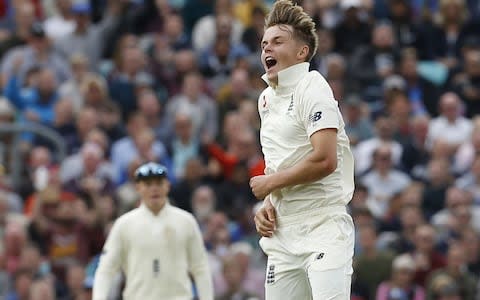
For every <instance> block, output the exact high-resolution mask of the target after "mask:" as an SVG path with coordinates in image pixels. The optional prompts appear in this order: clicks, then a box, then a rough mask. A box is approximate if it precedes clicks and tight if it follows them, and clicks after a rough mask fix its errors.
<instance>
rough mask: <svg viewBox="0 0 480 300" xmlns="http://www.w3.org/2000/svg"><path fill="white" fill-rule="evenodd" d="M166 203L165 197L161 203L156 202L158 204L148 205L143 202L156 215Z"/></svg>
mask: <svg viewBox="0 0 480 300" xmlns="http://www.w3.org/2000/svg"><path fill="white" fill-rule="evenodd" d="M166 203H167V201H166V199H165V201H164V202H163V203H161V204H158V205H151V204H150V205H149V204H147V203H145V205H146V206H147V208H148V209H149V210H150V211H151V212H152V213H153V214H154V215H158V214H159V213H160V211H161V210H162V209H163V208H164V207H165V204H166Z"/></svg>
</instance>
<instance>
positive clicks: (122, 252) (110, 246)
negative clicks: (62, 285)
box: [93, 203, 213, 300]
mask: <svg viewBox="0 0 480 300" xmlns="http://www.w3.org/2000/svg"><path fill="white" fill-rule="evenodd" d="M120 270H122V271H123V272H124V274H125V277H126V286H125V290H124V292H123V299H125V300H138V299H142V300H157V299H176V300H191V299H192V298H193V292H192V283H191V280H190V277H189V274H190V275H191V276H192V277H193V280H194V281H195V285H196V288H197V291H198V295H199V299H200V300H212V299H213V287H212V286H213V285H212V279H211V272H210V268H209V265H208V259H207V252H206V250H205V247H204V244H203V239H202V235H201V233H200V229H199V226H198V224H197V222H196V220H195V219H194V217H193V216H192V215H191V214H190V213H188V212H186V211H183V210H181V209H179V208H177V207H174V206H172V205H170V204H168V203H167V204H165V206H164V207H163V208H162V210H161V211H160V212H159V213H158V215H154V214H153V213H152V212H151V211H150V210H149V209H148V208H147V207H146V206H145V205H144V204H142V205H140V207H138V208H136V209H134V210H132V211H130V212H128V213H126V214H124V215H122V216H121V217H120V218H118V219H117V220H116V222H115V224H114V225H113V227H112V229H111V231H110V234H109V235H108V238H107V241H106V243H105V246H104V248H103V253H102V256H101V258H100V262H99V266H98V269H97V271H96V274H95V281H94V285H93V300H106V299H107V296H108V293H109V290H110V287H111V285H112V280H113V278H114V276H115V274H117V273H118V271H120Z"/></svg>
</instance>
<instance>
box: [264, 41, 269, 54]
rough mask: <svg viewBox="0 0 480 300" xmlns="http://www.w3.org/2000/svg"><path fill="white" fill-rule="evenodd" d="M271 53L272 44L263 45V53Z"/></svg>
mask: <svg viewBox="0 0 480 300" xmlns="http://www.w3.org/2000/svg"><path fill="white" fill-rule="evenodd" d="M270 51H271V44H270V43H266V44H264V45H263V52H265V53H267V52H270Z"/></svg>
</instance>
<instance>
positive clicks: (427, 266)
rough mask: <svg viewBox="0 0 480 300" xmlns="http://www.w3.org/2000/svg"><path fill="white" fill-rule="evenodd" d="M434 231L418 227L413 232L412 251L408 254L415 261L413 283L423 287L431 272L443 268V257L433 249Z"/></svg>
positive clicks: (430, 228) (428, 226)
mask: <svg viewBox="0 0 480 300" xmlns="http://www.w3.org/2000/svg"><path fill="white" fill-rule="evenodd" d="M435 234H436V232H435V229H434V228H433V227H432V226H431V225H429V224H424V225H420V226H418V227H417V228H416V230H415V237H414V250H413V251H412V252H411V253H410V254H411V256H412V257H413V259H414V261H415V266H416V270H415V283H416V284H418V285H420V286H425V284H426V282H427V279H428V277H429V276H430V275H431V274H432V272H433V271H435V270H437V269H440V268H442V267H444V266H445V264H446V261H445V257H444V256H443V255H442V254H441V253H440V252H439V251H437V250H436V249H435V242H436V241H435V239H436V237H435Z"/></svg>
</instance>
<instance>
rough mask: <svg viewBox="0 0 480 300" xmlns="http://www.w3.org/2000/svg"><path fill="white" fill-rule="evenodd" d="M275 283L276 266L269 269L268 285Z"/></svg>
mask: <svg viewBox="0 0 480 300" xmlns="http://www.w3.org/2000/svg"><path fill="white" fill-rule="evenodd" d="M274 282H275V265H270V266H269V267H268V273H267V284H272V283H274Z"/></svg>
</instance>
